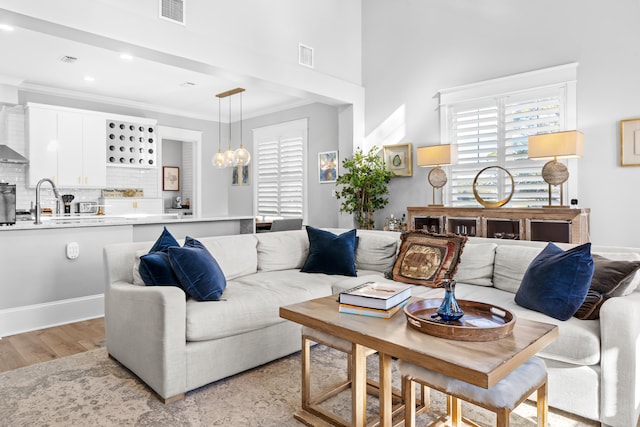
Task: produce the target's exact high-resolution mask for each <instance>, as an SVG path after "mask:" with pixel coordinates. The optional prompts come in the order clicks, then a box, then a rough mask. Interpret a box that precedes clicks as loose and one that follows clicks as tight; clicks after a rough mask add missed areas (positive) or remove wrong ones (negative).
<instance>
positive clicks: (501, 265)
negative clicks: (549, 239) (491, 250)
mask: <svg viewBox="0 0 640 427" xmlns="http://www.w3.org/2000/svg"><path fill="white" fill-rule="evenodd" d="M542 249H543V247H531V246H519V245H498V247H497V248H496V258H495V263H494V265H493V286H494V287H495V288H497V289H501V290H503V291H507V292H511V293H513V294H515V293H516V292H518V288H519V287H520V282H522V277H523V276H524V272H525V271H527V267H529V264H531V261H533V259H534V258H535V257H536V256H537V255H538V254H539V253H540V251H542Z"/></svg>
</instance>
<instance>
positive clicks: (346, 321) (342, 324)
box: [280, 295, 558, 427]
mask: <svg viewBox="0 0 640 427" xmlns="http://www.w3.org/2000/svg"><path fill="white" fill-rule="evenodd" d="M417 299H418V298H415V297H412V299H411V301H415V300H417ZM280 317H282V318H284V319H288V320H291V321H293V322H296V323H299V324H301V325H304V326H308V327H311V328H314V329H318V330H320V331H324V332H326V333H328V334H331V335H334V336H337V337H340V338H342V339H346V340H349V341H351V342H352V343H353V355H354V361H353V367H352V372H353V378H352V380H353V386H352V388H351V394H352V425H353V426H357V427H361V426H362V427H364V426H365V425H366V358H365V356H364V351H363V347H367V348H370V349H373V350H376V351H378V353H379V357H380V379H379V380H380V425H381V426H383V427H385V426H387V427H390V426H391V425H392V386H391V368H392V358H394V357H395V358H397V359H402V360H406V361H407V362H411V363H413V364H416V365H419V366H424V367H425V368H427V369H431V370H433V371H437V372H440V373H442V374H444V375H447V376H449V377H453V378H456V379H459V380H461V381H465V382H467V383H470V384H474V385H477V386H479V387H484V388H489V387H492V386H493V385H494V384H496V383H497V382H498V381H500V380H501V379H502V378H504V377H505V376H507V375H508V374H509V373H510V372H511V371H513V370H515V369H516V368H517V367H518V366H520V365H521V364H522V363H524V362H525V361H527V360H529V359H530V358H531V357H532V356H534V355H535V354H536V353H537V352H538V351H540V350H541V349H543V348H544V347H546V346H547V345H549V344H550V343H551V342H552V341H553V340H554V339H555V338H556V337H557V336H558V327H557V326H556V325H551V324H547V323H541V322H535V321H531V320H526V319H520V318H518V319H517V320H516V325H515V327H514V328H513V333H512V334H511V335H509V336H508V337H505V338H502V339H499V340H496V341H490V342H474V341H455V340H449V339H444V338H438V337H434V336H431V335H427V334H424V333H422V332H419V331H416V330H414V329H413V328H411V327H410V326H409V325H408V324H407V320H406V317H405V315H404V313H402V312H398V313H397V314H396V315H395V316H393V317H392V318H390V319H378V318H373V317H366V316H356V315H353V314H345V313H339V312H338V302H337V295H332V296H328V297H324V298H317V299H313V300H309V301H305V302H301V303H298V304H292V305H288V306H284V307H280ZM310 418H313V417H310Z"/></svg>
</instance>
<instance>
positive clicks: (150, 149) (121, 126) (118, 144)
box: [106, 120, 158, 168]
mask: <svg viewBox="0 0 640 427" xmlns="http://www.w3.org/2000/svg"><path fill="white" fill-rule="evenodd" d="M157 152H158V140H157V132H156V127H155V126H153V125H150V124H142V123H133V122H124V121H118V120H107V159H106V160H107V165H108V166H126V167H135V168H155V167H157Z"/></svg>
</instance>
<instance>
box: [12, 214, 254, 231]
mask: <svg viewBox="0 0 640 427" xmlns="http://www.w3.org/2000/svg"><path fill="white" fill-rule="evenodd" d="M41 220H42V224H34V222H33V220H29V221H17V222H16V223H15V224H14V225H4V226H0V232H2V231H11V230H41V229H47V228H78V227H105V226H113V225H142V224H171V223H190V222H210V221H240V220H251V221H253V216H251V215H247V216H219V217H191V216H183V217H180V215H178V214H162V215H130V216H109V215H53V216H51V215H43V216H42V217H41Z"/></svg>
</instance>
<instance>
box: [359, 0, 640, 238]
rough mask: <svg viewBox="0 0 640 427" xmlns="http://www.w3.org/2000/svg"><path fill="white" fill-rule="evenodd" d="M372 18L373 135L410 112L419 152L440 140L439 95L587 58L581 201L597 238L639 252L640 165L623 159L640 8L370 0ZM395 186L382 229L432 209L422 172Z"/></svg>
mask: <svg viewBox="0 0 640 427" xmlns="http://www.w3.org/2000/svg"><path fill="white" fill-rule="evenodd" d="M362 11H363V23H362V26H363V47H362V51H363V63H362V69H363V84H364V86H365V89H366V103H365V107H366V119H365V135H368V134H370V133H372V132H373V131H375V130H376V128H377V127H378V126H380V125H381V124H382V123H383V122H384V121H385V119H386V118H387V117H389V116H390V115H391V114H392V113H394V112H395V111H397V110H398V109H399V108H400V107H403V106H404V111H405V114H404V121H405V125H406V132H405V134H404V136H403V137H402V138H401V140H402V141H401V142H412V143H413V144H414V149H415V146H422V145H428V144H433V143H437V142H439V116H438V111H437V108H438V103H437V98H434V95H436V93H437V91H438V90H440V89H445V88H449V87H454V86H458V85H463V84H468V83H473V82H477V81H482V80H486V79H491V78H496V77H501V76H505V75H511V74H516V73H520V72H525V71H531V70H536V69H540V68H546V67H551V66H555V65H562V64H567V63H571V62H578V63H579V67H578V129H579V130H581V131H583V132H584V134H585V155H584V157H583V158H582V159H580V160H579V162H578V168H579V179H578V199H579V205H580V207H585V208H591V238H592V241H593V242H595V243H598V244H605V245H627V246H637V245H638V241H640V228H638V227H637V226H635V217H636V216H637V212H638V211H639V210H640V197H638V196H637V190H636V188H637V185H638V183H640V167H626V168H622V167H620V166H619V165H620V159H619V154H618V153H619V120H622V119H629V118H635V117H640V104H639V103H638V94H639V93H640V79H639V78H638V70H639V69H640V56H639V55H638V54H637V45H638V40H640V26H639V25H638V24H637V22H638V18H640V2H638V1H637V0H618V1H616V2H602V1H598V0H565V1H561V2H558V1H554V0H540V1H537V2H526V1H522V0H486V1H482V2H478V1H474V0H456V1H453V2H443V1H439V0H396V1H393V2H390V1H387V0H367V1H363V2H362ZM394 142H398V141H388V142H387V143H394ZM414 158H415V157H414ZM414 166H415V163H414ZM390 189H391V197H390V204H389V206H388V207H387V209H385V211H384V212H382V213H380V214H379V215H378V221H377V222H378V225H380V226H381V225H382V223H383V219H384V217H385V216H388V215H389V214H390V213H394V214H398V213H400V212H402V211H404V209H405V208H406V206H421V205H425V204H427V203H430V201H431V200H430V199H431V189H430V187H429V186H428V184H427V183H426V171H425V170H422V169H418V168H414V175H413V177H411V178H394V179H393V180H392V184H391V187H390Z"/></svg>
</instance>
